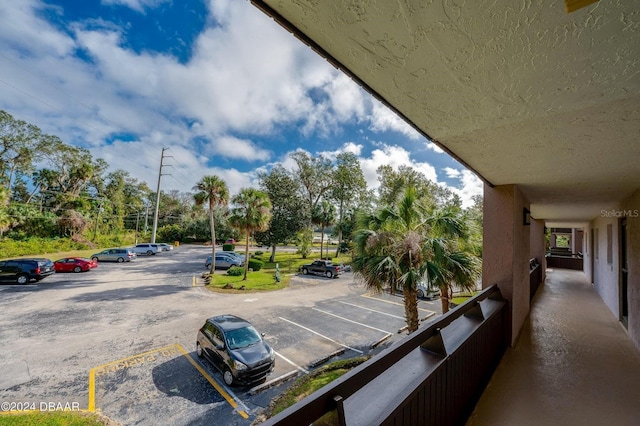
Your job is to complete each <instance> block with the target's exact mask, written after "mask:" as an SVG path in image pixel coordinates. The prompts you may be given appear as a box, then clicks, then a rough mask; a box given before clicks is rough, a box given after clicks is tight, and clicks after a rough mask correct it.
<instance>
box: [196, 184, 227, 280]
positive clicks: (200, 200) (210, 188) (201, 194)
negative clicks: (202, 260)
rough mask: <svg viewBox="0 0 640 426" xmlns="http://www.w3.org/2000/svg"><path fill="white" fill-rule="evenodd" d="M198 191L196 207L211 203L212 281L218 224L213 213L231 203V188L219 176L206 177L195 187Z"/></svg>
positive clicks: (214, 268)
mask: <svg viewBox="0 0 640 426" xmlns="http://www.w3.org/2000/svg"><path fill="white" fill-rule="evenodd" d="M193 189H194V190H195V191H198V192H197V193H196V194H195V195H194V196H193V198H194V200H195V202H196V205H199V206H201V205H203V204H204V203H209V224H210V225H211V270H210V271H209V272H210V274H211V279H213V274H214V272H215V270H216V224H215V219H214V216H213V212H214V210H215V208H216V207H219V206H226V205H227V204H228V202H229V188H227V184H226V183H225V181H223V180H222V179H220V178H219V177H218V176H215V175H213V176H204V177H203V178H202V179H200V181H199V182H198V183H196V185H195V186H194V187H193Z"/></svg>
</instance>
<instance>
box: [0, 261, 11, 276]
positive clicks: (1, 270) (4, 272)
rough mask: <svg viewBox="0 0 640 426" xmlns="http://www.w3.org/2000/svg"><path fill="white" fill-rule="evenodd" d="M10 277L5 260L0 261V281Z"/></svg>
mask: <svg viewBox="0 0 640 426" xmlns="http://www.w3.org/2000/svg"><path fill="white" fill-rule="evenodd" d="M9 279H12V278H10V277H9V268H7V262H2V261H0V281H9Z"/></svg>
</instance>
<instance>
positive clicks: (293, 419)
mask: <svg viewBox="0 0 640 426" xmlns="http://www.w3.org/2000/svg"><path fill="white" fill-rule="evenodd" d="M505 310H506V302H505V301H504V299H503V298H502V295H501V294H500V290H499V289H498V287H497V286H496V285H493V286H491V287H489V288H487V289H485V290H484V291H482V292H481V293H479V294H478V295H476V296H474V297H473V298H471V299H470V300H469V301H467V302H466V303H464V304H462V305H460V306H458V307H456V308H455V309H453V310H451V311H449V312H448V313H446V314H445V315H443V316H441V317H440V318H438V319H437V320H436V321H433V322H430V323H428V324H427V325H424V326H423V327H421V328H419V329H418V330H417V331H415V332H414V333H412V334H410V335H408V336H407V337H405V338H404V339H402V340H400V341H398V342H396V343H395V344H394V345H393V346H391V347H390V348H388V349H386V350H384V351H383V352H381V353H380V354H378V355H376V356H375V357H373V358H371V359H369V360H368V361H367V362H365V363H363V364H361V365H360V366H358V367H356V368H354V369H353V370H351V371H350V372H348V373H347V374H345V375H344V376H342V377H340V378H338V379H336V380H334V381H333V382H331V383H330V384H328V385H327V386H325V387H323V388H321V389H320V390H318V391H316V392H315V393H313V394H311V395H309V396H308V397H307V398H305V399H303V400H301V401H299V402H297V403H296V404H294V405H292V406H291V407H289V408H287V409H286V410H284V411H282V412H281V413H279V414H278V415H276V416H274V417H272V418H270V419H268V420H267V421H266V422H265V423H263V424H265V425H296V426H299V425H309V424H311V423H313V422H314V421H316V420H317V419H319V418H320V417H322V416H323V415H325V414H326V413H329V412H332V411H333V412H335V413H336V414H337V415H336V418H337V421H336V424H339V425H343V426H345V425H349V426H355V425H363V426H370V425H378V424H384V425H403V426H407V425H457V424H464V422H465V421H466V419H467V418H468V416H469V415H470V414H471V411H472V410H473V407H474V406H475V403H476V402H477V400H478V398H479V397H480V394H481V393H482V391H483V390H484V388H485V386H486V384H487V382H488V381H489V378H490V377H491V375H492V374H493V371H494V370H495V368H496V366H497V365H498V362H499V361H500V358H501V357H502V354H503V353H504V350H505V348H506V334H505V324H506V323H505Z"/></svg>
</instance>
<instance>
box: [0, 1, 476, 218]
mask: <svg viewBox="0 0 640 426" xmlns="http://www.w3.org/2000/svg"><path fill="white" fill-rule="evenodd" d="M0 109H3V110H5V111H7V112H8V113H10V114H11V115H13V117H14V118H16V119H21V120H24V121H27V122H29V123H31V124H34V125H36V126H38V127H40V128H41V129H42V130H43V131H44V132H45V133H48V134H53V135H57V136H59V137H60V138H61V139H62V140H63V141H64V142H66V143H68V144H71V145H75V146H81V147H84V148H87V149H89V150H90V151H91V153H92V155H93V156H94V158H103V159H105V160H106V161H107V162H108V163H109V165H110V167H111V169H112V170H116V169H123V170H126V171H127V172H129V173H130V175H131V176H132V177H134V178H136V179H138V180H141V181H145V182H147V183H148V184H149V187H150V188H151V189H152V190H155V188H156V185H157V180H158V171H159V166H160V159H161V156H162V148H168V149H167V150H166V151H165V154H164V155H165V158H164V159H163V164H164V167H163V168H162V173H163V176H162V180H161V182H162V184H161V189H162V190H163V191H170V190H179V191H182V192H188V191H191V190H192V188H193V186H194V185H195V183H196V182H197V181H198V180H200V179H201V178H202V177H203V176H205V175H212V174H215V175H218V176H220V177H221V178H222V179H224V180H225V181H226V182H227V185H228V186H229V191H230V193H231V194H232V195H233V194H236V193H237V192H238V191H239V190H240V189H241V188H243V187H248V186H257V175H258V172H259V171H268V170H269V169H270V168H271V167H273V166H274V165H276V164H278V163H280V164H283V165H284V166H285V167H286V168H289V169H292V168H293V167H294V164H295V163H294V162H293V161H292V160H291V158H290V157H289V154H290V153H292V152H295V151H296V150H300V149H302V150H305V151H307V152H309V153H310V154H311V155H320V154H323V155H326V156H329V157H330V158H331V157H332V156H334V155H335V154H337V153H340V152H345V151H349V152H353V153H355V154H356V155H357V156H358V158H359V159H360V162H361V165H362V169H363V172H364V174H365V179H366V180H367V183H368V185H369V187H370V188H376V187H377V186H378V181H377V175H376V169H377V168H378V167H379V166H381V165H384V164H388V165H391V166H393V167H394V168H397V167H398V166H400V165H407V166H412V167H414V168H415V169H417V170H419V171H420V172H422V173H423V174H424V175H426V176H427V177H428V178H429V179H431V180H432V181H434V182H437V183H438V184H440V185H443V186H446V187H449V188H450V189H452V190H453V191H454V192H456V193H457V194H459V195H460V197H461V198H462V200H463V205H464V206H465V207H466V206H469V205H471V204H472V201H471V197H472V196H474V195H477V194H482V182H481V181H480V180H479V179H478V178H477V177H476V176H475V175H474V174H473V173H472V172H470V171H469V170H467V169H465V168H464V167H463V166H462V165H460V164H459V163H458V162H456V161H455V160H454V159H452V158H451V157H450V156H449V155H448V154H446V153H444V152H443V151H442V150H441V149H439V148H438V147H437V146H436V145H435V144H433V143H431V142H430V141H429V140H427V139H425V138H424V137H423V136H421V135H420V134H418V133H417V132H416V131H415V130H413V129H412V128H411V127H410V126H409V125H407V124H406V123H405V122H404V121H402V120H401V119H399V118H398V117H397V116H396V115H395V114H394V113H392V112H391V111H389V110H388V109H387V108H386V107H385V106H384V105H382V104H381V103H379V102H378V101H377V100H375V99H374V98H373V97H372V96H370V95H369V94H368V93H366V92H365V91H364V90H363V89H362V88H360V87H359V86H358V85H357V84H356V83H354V82H353V81H352V80H351V79H350V78H348V77H346V76H345V75H344V74H342V73H341V72H340V71H338V70H336V69H335V68H334V67H332V66H331V65H330V64H329V63H327V62H326V61H325V60H324V59H322V58H321V57H320V56H318V55H317V54H316V53H314V52H313V51H312V50H311V49H310V48H308V47H307V46H305V45H303V44H302V43H301V42H300V41H299V40H297V39H296V38H295V37H294V36H292V35H291V34H290V33H288V32H287V31H285V30H284V29H282V28H281V27H280V26H279V25H278V24H276V23H275V22H274V21H273V20H272V19H271V18H269V17H267V16H266V15H265V14H263V13H262V12H261V11H259V10H258V9H257V8H255V7H254V6H252V5H251V4H250V3H249V1H248V0H202V1H200V0H190V1H180V0H82V1H78V0H55V1H54V0H10V1H8V0H7V1H2V2H0Z"/></svg>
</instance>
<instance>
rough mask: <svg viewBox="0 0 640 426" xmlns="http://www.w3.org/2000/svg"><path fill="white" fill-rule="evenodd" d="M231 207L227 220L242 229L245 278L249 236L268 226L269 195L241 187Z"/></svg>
mask: <svg viewBox="0 0 640 426" xmlns="http://www.w3.org/2000/svg"><path fill="white" fill-rule="evenodd" d="M231 202H232V203H233V205H234V206H233V208H232V209H231V215H230V216H229V222H230V223H231V225H233V226H234V227H236V228H238V229H240V230H242V231H244V233H245V235H246V239H247V240H246V246H245V249H244V255H245V261H244V278H243V281H246V280H247V273H248V271H249V238H250V237H251V233H252V232H254V231H264V230H265V229H267V227H268V226H269V220H270V219H271V202H270V201H269V196H268V195H267V194H266V193H265V192H263V191H260V190H258V189H255V188H243V189H241V190H240V193H239V194H237V195H236V196H235V197H233V199H232V200H231Z"/></svg>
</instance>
